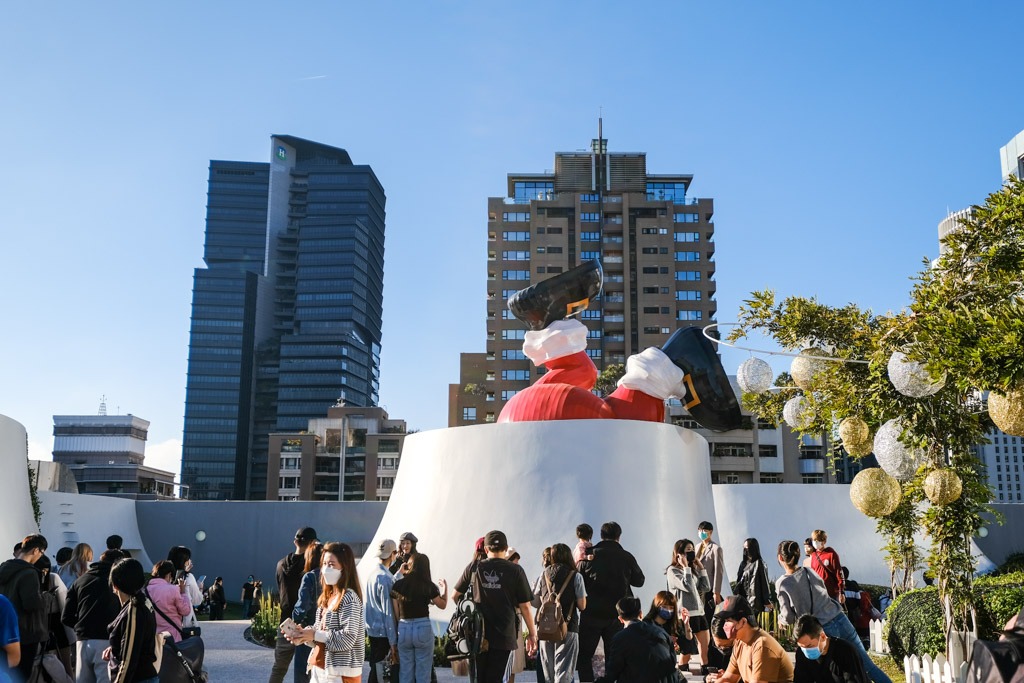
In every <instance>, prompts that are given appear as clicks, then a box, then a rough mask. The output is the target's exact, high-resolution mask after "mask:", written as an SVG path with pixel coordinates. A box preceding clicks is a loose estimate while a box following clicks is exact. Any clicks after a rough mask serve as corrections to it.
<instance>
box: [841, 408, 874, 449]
mask: <svg viewBox="0 0 1024 683" xmlns="http://www.w3.org/2000/svg"><path fill="white" fill-rule="evenodd" d="M839 438H840V439H842V440H843V447H844V448H845V449H846V450H847V452H849V451H850V448H856V447H857V446H859V445H861V444H863V443H865V442H866V441H868V440H869V439H870V438H871V430H870V429H868V423H867V422H865V421H864V420H862V419H860V418H859V417H857V416H853V417H848V418H846V419H845V420H843V421H842V422H840V423H839ZM869 452H870V451H869Z"/></svg>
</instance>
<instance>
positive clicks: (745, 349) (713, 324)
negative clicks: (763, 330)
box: [701, 323, 871, 389]
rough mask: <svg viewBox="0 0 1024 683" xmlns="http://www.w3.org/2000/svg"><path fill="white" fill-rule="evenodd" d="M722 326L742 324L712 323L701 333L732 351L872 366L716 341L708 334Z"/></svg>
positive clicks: (862, 361)
mask: <svg viewBox="0 0 1024 683" xmlns="http://www.w3.org/2000/svg"><path fill="white" fill-rule="evenodd" d="M722 325H734V326H739V325H740V323H711V324H710V325H705V326H704V328H703V329H702V330H701V331H702V332H703V333H704V336H705V337H707V338H708V339H709V340H711V341H712V342H714V343H715V344H722V345H723V346H728V347H729V348H730V349H737V350H739V351H749V352H750V353H763V354H765V355H766V356H786V357H788V358H806V359H808V360H825V361H831V362H832V363H859V364H863V365H870V364H871V361H868V360H857V359H855V358H833V357H832V356H810V355H808V354H806V353H803V354H801V353H791V352H789V351H765V350H764V349H752V348H750V347H749V346H740V345H739V344H733V343H731V342H727V341H725V340H723V339H715V338H714V337H712V336H711V335H710V334H708V330H710V329H712V328H716V327H720V326H722ZM775 388H778V389H782V388H791V389H799V387H775Z"/></svg>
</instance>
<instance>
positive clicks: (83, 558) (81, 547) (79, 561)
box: [57, 543, 92, 586]
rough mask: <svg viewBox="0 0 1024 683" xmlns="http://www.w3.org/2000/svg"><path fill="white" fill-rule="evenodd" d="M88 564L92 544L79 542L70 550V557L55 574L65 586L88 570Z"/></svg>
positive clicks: (90, 560) (90, 558)
mask: <svg viewBox="0 0 1024 683" xmlns="http://www.w3.org/2000/svg"><path fill="white" fill-rule="evenodd" d="M90 564H92V546H90V545H89V544H88V543H79V544H78V545H76V546H75V549H74V550H72V551H71V559H70V560H68V561H67V562H66V563H65V564H64V566H63V567H61V568H60V569H59V570H58V571H57V576H59V577H60V580H61V581H63V582H64V585H65V586H70V585H71V584H73V583H74V582H75V579H77V578H78V577H79V576H81V575H82V574H84V573H86V572H87V571H89V565H90Z"/></svg>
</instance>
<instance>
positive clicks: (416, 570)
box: [391, 553, 448, 683]
mask: <svg viewBox="0 0 1024 683" xmlns="http://www.w3.org/2000/svg"><path fill="white" fill-rule="evenodd" d="M406 566H407V570H406V572H405V575H404V576H402V578H401V579H399V580H398V581H395V585H394V587H392V589H391V600H392V603H393V604H394V608H395V614H396V615H398V662H399V667H398V675H399V679H400V680H401V683H413V682H414V681H415V683H429V681H430V671H431V669H432V668H433V665H434V628H433V626H432V625H431V623H430V616H429V614H430V605H431V604H433V605H434V606H435V607H438V608H440V609H444V608H445V607H447V606H448V584H447V583H445V580H444V579H440V580H439V581H438V582H437V583H436V584H435V583H434V581H433V579H431V578H430V558H429V557H427V556H426V555H424V554H423V553H416V554H415V555H413V556H412V557H410V558H409V560H408V562H407V564H406Z"/></svg>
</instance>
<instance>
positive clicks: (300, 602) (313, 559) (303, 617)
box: [291, 541, 324, 681]
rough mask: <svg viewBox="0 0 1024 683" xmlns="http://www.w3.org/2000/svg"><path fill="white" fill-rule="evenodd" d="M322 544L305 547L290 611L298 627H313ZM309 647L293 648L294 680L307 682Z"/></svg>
mask: <svg viewBox="0 0 1024 683" xmlns="http://www.w3.org/2000/svg"><path fill="white" fill-rule="evenodd" d="M323 554H324V544H323V543H321V542H320V541H313V542H312V543H310V544H309V545H308V546H306V552H305V554H304V556H303V557H304V559H305V560H306V564H305V573H304V574H303V575H302V583H301V584H299V597H298V599H297V600H296V601H295V608H294V609H292V615H291V616H292V620H293V621H294V622H295V623H296V624H298V625H299V626H301V627H303V628H305V627H307V626H312V625H313V619H314V618H315V617H316V603H317V600H319V599H320V563H321V562H322V561H323ZM311 649H312V648H310V646H309V645H299V646H297V647H296V648H295V657H294V660H295V680H296V681H308V680H309V674H308V673H307V672H306V660H307V659H309V653H310V650H311Z"/></svg>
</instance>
